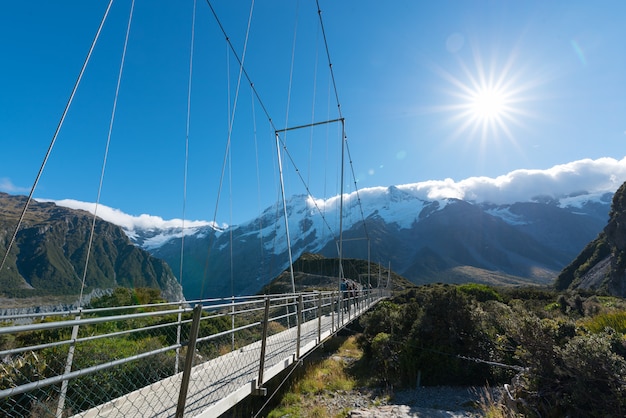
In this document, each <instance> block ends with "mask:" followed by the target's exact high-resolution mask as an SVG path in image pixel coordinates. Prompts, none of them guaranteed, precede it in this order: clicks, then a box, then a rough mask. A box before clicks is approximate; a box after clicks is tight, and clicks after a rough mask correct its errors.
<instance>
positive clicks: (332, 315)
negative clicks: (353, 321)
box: [330, 292, 335, 333]
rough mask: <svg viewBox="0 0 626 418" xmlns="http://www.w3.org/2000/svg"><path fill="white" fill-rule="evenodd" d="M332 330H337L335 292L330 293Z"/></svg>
mask: <svg viewBox="0 0 626 418" xmlns="http://www.w3.org/2000/svg"><path fill="white" fill-rule="evenodd" d="M330 332H331V333H333V332H335V292H332V293H331V294H330Z"/></svg>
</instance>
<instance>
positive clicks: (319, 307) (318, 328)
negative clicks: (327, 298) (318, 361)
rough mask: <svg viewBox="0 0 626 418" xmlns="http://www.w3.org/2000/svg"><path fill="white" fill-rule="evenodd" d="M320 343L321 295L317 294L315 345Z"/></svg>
mask: <svg viewBox="0 0 626 418" xmlns="http://www.w3.org/2000/svg"><path fill="white" fill-rule="evenodd" d="M321 342H322V293H321V292H320V293H318V294H317V343H318V344H319V343H321Z"/></svg>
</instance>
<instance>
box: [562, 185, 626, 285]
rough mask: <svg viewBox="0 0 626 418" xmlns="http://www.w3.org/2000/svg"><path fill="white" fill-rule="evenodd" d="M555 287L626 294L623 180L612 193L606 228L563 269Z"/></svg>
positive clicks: (625, 221) (624, 193)
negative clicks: (613, 193)
mask: <svg viewBox="0 0 626 418" xmlns="http://www.w3.org/2000/svg"><path fill="white" fill-rule="evenodd" d="M555 286H556V288H557V289H558V290H564V289H585V290H593V291H597V292H601V293H605V294H609V295H614V296H621V297H625V296H626V183H624V184H622V186H621V187H620V188H619V189H618V190H617V191H616V192H615V195H614V196H613V203H612V206H611V212H610V214H609V221H608V223H607V225H606V227H605V228H604V229H603V230H602V231H601V232H600V234H598V236H597V238H595V239H594V240H593V241H591V242H590V243H589V244H588V245H587V246H586V247H585V248H584V249H583V250H582V252H581V253H580V254H579V255H578V256H577V257H576V258H575V259H574V261H572V263H570V264H569V265H568V266H567V267H565V268H564V269H563V271H562V272H561V274H560V275H559V276H558V277H557V279H556V282H555Z"/></svg>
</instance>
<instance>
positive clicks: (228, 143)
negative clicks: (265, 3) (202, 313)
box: [202, 0, 271, 293]
mask: <svg viewBox="0 0 626 418" xmlns="http://www.w3.org/2000/svg"><path fill="white" fill-rule="evenodd" d="M206 2H207V4H208V6H209V8H210V9H211V13H212V14H213V17H214V18H215V20H216V21H217V24H218V26H219V27H220V30H221V31H222V34H223V35H224V37H225V40H226V48H227V63H228V62H229V61H228V59H229V54H228V49H230V51H231V52H232V54H233V56H234V57H235V59H236V60H237V63H238V64H239V75H238V77H237V86H236V88H235V99H234V101H233V105H232V112H231V105H230V69H229V68H227V78H228V83H229V87H228V133H227V140H226V149H225V151H224V159H223V162H222V171H221V174H220V180H219V186H218V189H217V199H216V202H215V210H214V212H213V224H214V225H216V224H217V223H216V222H217V212H218V208H219V202H220V197H221V193H222V187H223V184H224V176H225V171H226V167H227V165H228V164H229V161H230V146H231V140H232V131H233V124H234V121H235V114H236V110H237V102H238V99H239V91H240V87H241V79H242V76H245V78H246V79H247V80H248V82H249V83H250V85H251V86H253V84H252V82H251V81H250V77H249V76H248V74H247V72H246V69H245V67H244V65H243V63H244V61H245V58H246V50H247V47H248V37H249V35H250V27H251V25H252V13H253V11H254V0H252V3H251V4H250V14H249V16H248V26H247V28H246V37H245V41H244V46H243V53H242V58H241V59H240V58H239V55H238V54H237V52H236V51H235V48H234V46H233V44H232V42H231V41H230V38H229V37H228V35H227V34H226V31H225V29H224V27H223V26H222V23H221V22H220V20H219V18H218V16H217V13H216V12H215V9H213V6H212V5H211V1H210V0H206ZM228 66H229V65H228ZM252 89H253V91H255V94H256V90H254V87H252ZM256 97H257V99H258V100H259V102H260V103H261V107H262V108H263V109H264V111H265V114H266V115H268V113H267V110H266V109H265V106H264V105H263V103H262V102H261V101H260V98H259V96H258V94H256ZM268 118H269V116H268ZM270 122H271V119H270ZM231 183H232V175H231ZM230 187H231V188H232V184H231V185H230ZM231 206H232V204H231ZM231 210H232V208H231ZM230 236H231V238H230V239H231V243H232V228H231V230H230ZM210 252H211V246H210V245H209V249H208V254H207V262H206V263H205V268H204V278H203V283H204V281H205V280H206V277H207V273H208V258H209V256H210ZM230 258H231V266H232V245H231V257H230ZM232 270H233V269H232V267H231V274H232ZM202 287H203V288H204V286H202ZM231 293H233V284H232V279H231Z"/></svg>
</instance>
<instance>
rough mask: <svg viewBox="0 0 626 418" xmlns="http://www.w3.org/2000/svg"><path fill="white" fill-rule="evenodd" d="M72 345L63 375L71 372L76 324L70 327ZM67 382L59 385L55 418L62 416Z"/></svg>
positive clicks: (76, 333)
mask: <svg viewBox="0 0 626 418" xmlns="http://www.w3.org/2000/svg"><path fill="white" fill-rule="evenodd" d="M75 319H76V320H79V319H80V312H79V313H78V315H77V316H76V318H75ZM71 338H72V344H70V347H69V349H68V351H67V359H66V360H65V373H64V374H68V373H70V372H71V371H72V364H73V363H74V350H75V347H76V339H77V338H78V324H76V325H74V326H73V327H72V337H71ZM68 384H69V382H68V381H67V380H64V381H63V383H61V394H60V396H59V403H58V404H57V414H56V416H57V417H61V416H63V409H65V399H66V397H67V386H68Z"/></svg>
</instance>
